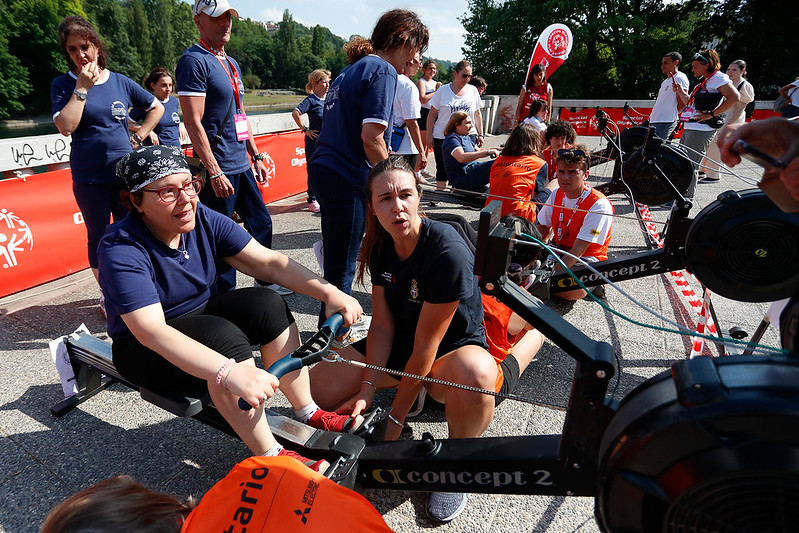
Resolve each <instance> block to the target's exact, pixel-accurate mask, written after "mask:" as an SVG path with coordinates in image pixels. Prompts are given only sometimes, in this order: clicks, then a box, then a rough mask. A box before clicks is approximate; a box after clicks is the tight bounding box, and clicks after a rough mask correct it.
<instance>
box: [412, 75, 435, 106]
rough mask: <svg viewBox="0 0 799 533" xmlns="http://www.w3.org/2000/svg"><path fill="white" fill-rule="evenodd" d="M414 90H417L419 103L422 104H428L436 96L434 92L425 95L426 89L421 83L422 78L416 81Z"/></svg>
mask: <svg viewBox="0 0 799 533" xmlns="http://www.w3.org/2000/svg"><path fill="white" fill-rule="evenodd" d="M416 88H417V89H419V101H420V102H422V103H423V104H426V103H428V102H429V101H430V100H432V99H433V97H434V96H435V95H436V91H433V92H432V93H430V94H425V92H426V91H427V87H426V86H425V84H424V81H422V78H419V79H418V80H416Z"/></svg>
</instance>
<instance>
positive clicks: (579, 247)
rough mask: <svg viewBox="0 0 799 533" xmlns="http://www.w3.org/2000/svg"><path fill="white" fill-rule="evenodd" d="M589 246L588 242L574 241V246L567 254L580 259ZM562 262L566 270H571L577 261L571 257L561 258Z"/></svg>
mask: <svg viewBox="0 0 799 533" xmlns="http://www.w3.org/2000/svg"><path fill="white" fill-rule="evenodd" d="M589 246H591V243H590V242H588V241H584V240H582V239H575V240H574V246H572V247H571V249H570V250H569V253H570V254H572V255H576V256H577V257H582V256H583V254H584V253H585V251H586V250H588V247H589ZM562 261H563V263H564V264H565V265H566V266H567V267H568V268H571V267H572V266H574V264H575V263H576V262H577V259H575V258H574V257H571V256H563V258H562Z"/></svg>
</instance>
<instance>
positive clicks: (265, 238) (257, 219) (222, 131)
mask: <svg viewBox="0 0 799 533" xmlns="http://www.w3.org/2000/svg"><path fill="white" fill-rule="evenodd" d="M238 16H239V14H238V12H237V11H236V10H235V9H233V8H231V7H230V4H228V2H227V0H195V2H194V23H195V24H196V25H197V28H198V29H199V30H200V42H199V43H198V44H195V45H193V46H191V47H190V48H189V49H188V50H186V51H185V52H183V55H182V56H181V58H180V60H179V61H178V65H177V68H176V70H175V75H176V78H177V92H178V96H179V97H180V106H181V108H182V109H183V116H184V120H185V122H186V129H187V130H188V132H189V137H190V138H191V142H192V146H193V147H194V154H195V155H196V156H198V157H199V158H200V159H201V160H202V162H203V164H204V165H205V169H206V172H207V173H208V184H207V185H206V187H205V188H204V189H203V190H202V192H201V193H200V198H201V200H202V202H203V204H205V205H207V206H208V207H210V208H212V209H213V210H215V211H218V212H220V213H223V214H225V215H227V216H232V215H233V211H234V210H235V211H236V213H238V215H239V216H240V217H241V218H242V219H243V220H244V227H245V228H247V231H249V232H250V234H251V235H252V236H253V237H254V238H255V240H257V241H258V242H259V243H261V244H262V245H263V246H266V247H267V248H271V247H272V218H271V217H270V216H269V212H268V211H267V210H266V206H265V205H264V202H263V197H262V196H261V192H260V190H259V189H258V183H262V184H263V183H266V182H267V169H266V166H265V165H264V159H266V157H267V155H266V154H265V153H259V152H258V148H257V147H256V146H255V139H254V138H253V135H252V129H251V128H250V123H249V121H248V120H247V117H246V115H245V114H244V108H243V99H244V85H243V83H242V81H241V69H240V68H239V64H238V63H237V62H236V60H235V59H233V58H232V57H229V56H228V55H227V54H225V45H226V44H227V43H228V42H229V41H230V30H231V28H232V25H233V17H237V18H238ZM248 155H249V157H248ZM250 158H252V163H253V167H254V169H255V172H254V173H253V169H252V168H251V167H250ZM256 180H257V183H256ZM217 268H218V270H219V276H218V278H217V290H218V291H219V292H222V291H226V290H230V289H232V288H234V287H235V286H236V271H235V270H234V269H232V268H231V267H229V266H228V265H227V264H220V265H218V267H217ZM260 283H261V284H266V283H267V282H266V281H261V282H260ZM270 287H271V288H275V289H282V288H280V287H278V286H277V285H273V286H270ZM278 292H281V291H280V290H278ZM289 292H290V291H289Z"/></svg>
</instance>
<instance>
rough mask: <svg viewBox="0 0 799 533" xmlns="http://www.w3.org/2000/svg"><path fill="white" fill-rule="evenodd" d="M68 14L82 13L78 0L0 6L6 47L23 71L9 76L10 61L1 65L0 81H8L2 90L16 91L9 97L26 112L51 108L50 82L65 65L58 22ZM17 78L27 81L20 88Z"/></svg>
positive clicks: (32, 0)
mask: <svg viewBox="0 0 799 533" xmlns="http://www.w3.org/2000/svg"><path fill="white" fill-rule="evenodd" d="M71 14H76V15H85V13H84V12H83V8H82V6H81V5H80V4H78V3H76V2H58V1H57V0H14V1H13V2H11V3H9V4H8V5H7V6H2V7H0V26H2V28H4V30H5V31H6V32H7V33H6V35H7V39H8V41H7V42H8V45H7V49H6V50H7V52H8V53H9V54H10V55H11V56H13V57H14V58H16V60H15V61H13V62H14V63H17V62H18V64H19V65H21V67H22V68H23V69H24V71H25V72H26V74H25V75H20V74H19V73H16V74H14V75H13V76H12V73H14V72H15V71H14V67H13V66H12V65H11V64H4V65H2V66H0V70H2V74H0V76H3V77H6V76H8V78H7V79H6V81H4V82H2V85H3V86H5V85H6V84H8V87H6V88H5V90H6V91H9V92H13V93H14V94H16V95H17V96H16V97H14V96H13V95H11V100H8V101H9V103H11V102H16V103H15V104H14V108H15V109H19V105H18V104H21V105H22V106H24V108H25V109H26V110H27V111H28V112H44V111H47V110H49V109H50V91H49V87H50V83H51V82H52V81H53V79H54V78H55V77H56V76H58V75H60V74H63V73H64V72H65V71H66V68H67V64H66V60H65V59H64V56H63V53H62V51H61V44H60V42H59V40H58V24H59V23H60V22H61V20H62V19H63V18H64V16H66V15H71ZM17 78H19V79H21V80H24V83H25V85H26V87H25V89H24V90H23V91H22V92H19V84H20V83H19V81H18V80H17ZM3 100H5V99H3Z"/></svg>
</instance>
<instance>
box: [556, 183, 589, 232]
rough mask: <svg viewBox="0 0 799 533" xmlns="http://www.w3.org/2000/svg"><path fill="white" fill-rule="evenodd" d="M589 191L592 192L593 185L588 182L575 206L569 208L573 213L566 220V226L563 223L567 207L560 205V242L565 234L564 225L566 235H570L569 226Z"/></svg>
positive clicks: (564, 196)
mask: <svg viewBox="0 0 799 533" xmlns="http://www.w3.org/2000/svg"><path fill="white" fill-rule="evenodd" d="M589 192H591V186H590V185H588V184H587V183H586V184H585V185H583V192H582V194H581V195H580V197H579V198H578V199H577V203H576V204H575V205H574V207H572V208H571V209H569V211H571V214H570V215H569V220H567V221H566V226H564V225H563V211H564V210H565V209H566V207H565V206H564V205H560V206H558V207H560V216H559V217H558V242H560V241H561V239H562V238H563V236H564V235H563V229H564V227H565V228H566V235H567V236H568V234H569V227H570V226H571V223H572V217H574V213H576V212H577V211H578V210H579V209H580V204H582V203H583V200H585V199H586V198H588V193H589ZM563 200H564V201H565V200H566V193H564V194H563Z"/></svg>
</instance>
